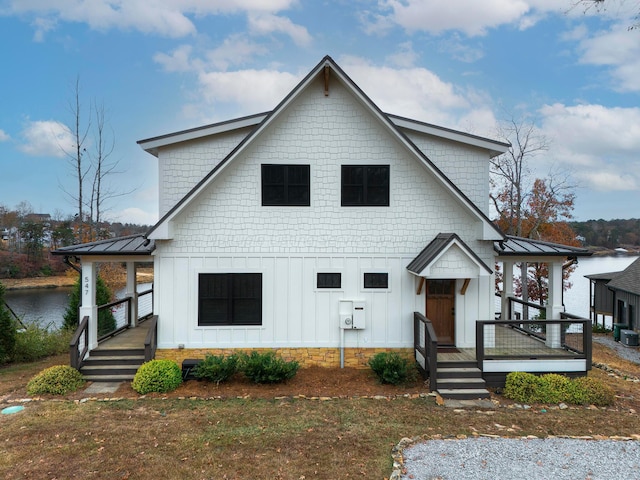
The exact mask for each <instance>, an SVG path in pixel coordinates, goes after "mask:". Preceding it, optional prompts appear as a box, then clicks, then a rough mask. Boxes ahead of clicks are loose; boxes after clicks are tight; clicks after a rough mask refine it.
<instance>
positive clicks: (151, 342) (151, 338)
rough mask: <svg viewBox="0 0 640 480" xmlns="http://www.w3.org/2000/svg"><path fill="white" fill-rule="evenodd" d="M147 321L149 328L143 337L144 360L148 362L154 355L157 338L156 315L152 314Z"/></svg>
mask: <svg viewBox="0 0 640 480" xmlns="http://www.w3.org/2000/svg"><path fill="white" fill-rule="evenodd" d="M147 321H148V322H150V323H149V330H148V331H147V336H146V338H145V339H144V361H145V362H148V361H149V360H152V359H153V357H155V355H156V343H157V340H158V316H157V315H153V316H152V317H151V319H150V320H147Z"/></svg>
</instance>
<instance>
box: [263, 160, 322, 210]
mask: <svg viewBox="0 0 640 480" xmlns="http://www.w3.org/2000/svg"><path fill="white" fill-rule="evenodd" d="M309 172H310V169H309V165H274V164H266V165H262V205H263V206H302V207H308V206H309V205H310V202H309V199H310V195H309V183H310V182H309Z"/></svg>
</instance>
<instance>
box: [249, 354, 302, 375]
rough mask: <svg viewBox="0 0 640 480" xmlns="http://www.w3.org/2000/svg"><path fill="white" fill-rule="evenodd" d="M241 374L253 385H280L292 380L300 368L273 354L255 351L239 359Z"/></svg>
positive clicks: (298, 365) (293, 361) (296, 364)
mask: <svg viewBox="0 0 640 480" xmlns="http://www.w3.org/2000/svg"><path fill="white" fill-rule="evenodd" d="M240 368H241V370H242V373H244V375H245V376H246V377H247V378H249V379H250V380H252V381H253V382H254V383H280V382H284V381H285V380H289V379H290V378H293V377H294V376H295V375H296V373H297V372H298V368H300V364H298V362H296V361H295V360H292V361H289V362H288V361H286V360H283V359H282V358H278V357H276V354H275V353H274V352H265V353H259V352H256V351H255V350H254V351H253V352H251V353H250V354H248V355H247V354H244V355H242V356H241V359H240Z"/></svg>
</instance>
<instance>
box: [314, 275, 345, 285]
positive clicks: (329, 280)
mask: <svg viewBox="0 0 640 480" xmlns="http://www.w3.org/2000/svg"><path fill="white" fill-rule="evenodd" d="M317 282H318V283H317V284H316V285H317V287H318V288H340V287H341V285H342V274H340V273H318V279H317Z"/></svg>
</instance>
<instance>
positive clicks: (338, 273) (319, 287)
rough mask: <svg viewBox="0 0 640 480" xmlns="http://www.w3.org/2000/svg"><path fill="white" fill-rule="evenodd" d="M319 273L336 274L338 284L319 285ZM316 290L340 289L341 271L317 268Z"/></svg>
mask: <svg viewBox="0 0 640 480" xmlns="http://www.w3.org/2000/svg"><path fill="white" fill-rule="evenodd" d="M320 275H338V279H339V285H338V286H337V287H336V286H329V287H321V286H320V284H319V280H320ZM316 290H321V291H324V290H342V272H338V271H335V270H333V271H329V270H318V271H316Z"/></svg>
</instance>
